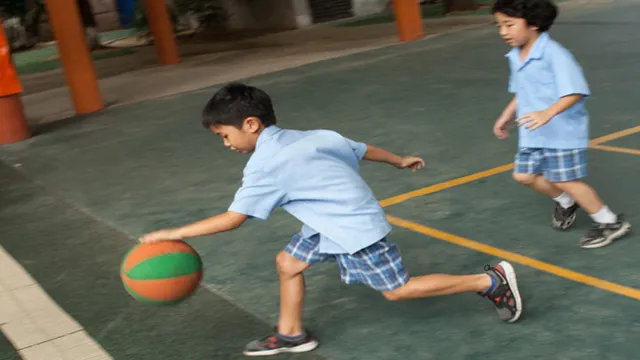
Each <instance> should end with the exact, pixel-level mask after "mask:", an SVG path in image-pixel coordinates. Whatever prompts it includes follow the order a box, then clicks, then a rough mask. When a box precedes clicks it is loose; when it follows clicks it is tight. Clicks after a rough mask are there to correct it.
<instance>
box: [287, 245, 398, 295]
mask: <svg viewBox="0 0 640 360" xmlns="http://www.w3.org/2000/svg"><path fill="white" fill-rule="evenodd" d="M319 243H320V235H313V236H311V237H308V238H307V237H304V236H303V235H302V234H299V233H298V234H296V235H294V236H293V238H292V239H291V242H290V243H289V244H288V245H287V247H286V248H285V251H286V252H287V253H289V254H290V255H292V256H293V257H295V258H296V259H298V260H300V261H304V262H306V263H310V264H311V263H315V262H337V263H338V266H339V267H340V278H341V279H342V281H344V282H345V283H346V284H358V283H359V284H365V285H368V286H370V287H371V288H373V289H376V290H378V291H389V290H394V289H397V288H399V287H401V286H402V285H404V284H405V283H406V282H407V281H409V275H408V274H407V272H406V271H405V269H404V265H403V264H402V257H401V256H400V250H399V249H398V247H397V246H396V245H395V244H393V243H390V242H388V241H386V239H382V240H380V241H378V242H376V243H375V244H373V245H370V246H369V247H366V248H364V249H362V250H360V251H358V252H356V253H355V254H323V253H320V252H318V245H319Z"/></svg>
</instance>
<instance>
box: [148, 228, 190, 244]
mask: <svg viewBox="0 0 640 360" xmlns="http://www.w3.org/2000/svg"><path fill="white" fill-rule="evenodd" d="M139 240H140V242H141V243H150V242H157V241H167V240H172V241H178V240H182V237H181V236H180V235H179V234H178V231H177V230H176V229H165V230H158V231H154V232H152V233H149V234H146V235H143V236H142V237H140V239H139Z"/></svg>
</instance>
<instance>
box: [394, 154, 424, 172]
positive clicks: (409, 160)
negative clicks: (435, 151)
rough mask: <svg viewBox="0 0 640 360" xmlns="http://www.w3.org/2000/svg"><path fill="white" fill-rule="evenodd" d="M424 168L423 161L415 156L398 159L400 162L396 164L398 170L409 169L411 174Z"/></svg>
mask: <svg viewBox="0 0 640 360" xmlns="http://www.w3.org/2000/svg"><path fill="white" fill-rule="evenodd" d="M424 166H425V163H424V160H422V159H421V158H419V157H416V156H405V157H403V158H400V161H399V162H398V163H397V164H396V167H397V168H398V169H406V168H409V169H411V171H412V172H415V171H416V170H418V169H420V168H422V167H424Z"/></svg>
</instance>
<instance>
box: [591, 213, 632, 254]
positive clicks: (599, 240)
mask: <svg viewBox="0 0 640 360" xmlns="http://www.w3.org/2000/svg"><path fill="white" fill-rule="evenodd" d="M630 231H631V224H630V223H629V222H628V221H626V220H625V219H624V215H623V214H619V215H618V220H617V221H616V222H615V223H613V224H600V223H593V226H592V227H591V229H589V230H588V231H587V233H586V234H585V235H584V236H583V237H582V239H580V247H582V248H584V249H597V248H601V247H603V246H607V245H609V244H611V243H612V242H613V241H614V240H617V239H619V238H621V237H623V236H624V235H626V234H628V233H629V232H630Z"/></svg>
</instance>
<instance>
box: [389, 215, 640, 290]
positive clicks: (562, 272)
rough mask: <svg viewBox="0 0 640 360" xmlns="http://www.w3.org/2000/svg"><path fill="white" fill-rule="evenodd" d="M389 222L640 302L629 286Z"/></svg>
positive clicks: (410, 224) (392, 219)
mask: <svg viewBox="0 0 640 360" xmlns="http://www.w3.org/2000/svg"><path fill="white" fill-rule="evenodd" d="M387 219H388V220H389V222H390V223H391V224H393V225H395V226H398V227H401V228H404V229H407V230H411V231H414V232H416V233H419V234H423V235H427V236H430V237H432V238H436V239H439V240H442V241H446V242H448V243H451V244H455V245H459V246H462V247H465V248H468V249H472V250H475V251H479V252H482V253H485V254H489V255H492V256H495V257H498V258H501V259H505V260H509V261H512V262H514V263H518V264H520V265H524V266H528V267H530V268H533V269H537V270H540V271H544V272H546V273H549V274H552V275H556V276H559V277H562V278H565V279H568V280H572V281H575V282H578V283H582V284H586V285H590V286H593V287H596V288H599V289H602V290H606V291H610V292H612V293H616V294H619V295H622V296H626V297H629V298H632V299H636V300H640V290H638V289H634V288H631V287H628V286H623V285H619V284H616V283H612V282H609V281H606V280H602V279H598V278H596V277H593V276H589V275H585V274H581V273H578V272H575V271H572V270H568V269H565V268H562V267H560V266H556V265H553V264H549V263H546V262H543V261H540V260H536V259H533V258H530V257H527V256H524V255H520V254H517V253H513V252H510V251H507V250H502V249H499V248H496V247H493V246H490V245H486V244H483V243H481V242H478V241H475V240H471V239H467V238H464V237H461V236H457V235H453V234H450V233H447V232H444V231H441V230H437V229H434V228H431V227H428V226H424V225H421V224H417V223H414V222H412V221H409V220H404V219H401V218H397V217H395V216H390V215H388V216H387Z"/></svg>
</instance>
